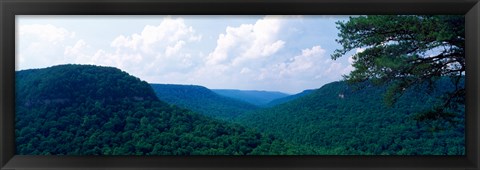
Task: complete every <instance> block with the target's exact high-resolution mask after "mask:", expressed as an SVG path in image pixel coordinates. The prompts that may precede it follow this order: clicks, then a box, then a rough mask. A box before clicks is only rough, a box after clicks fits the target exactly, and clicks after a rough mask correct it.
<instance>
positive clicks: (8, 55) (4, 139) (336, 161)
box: [0, 0, 480, 170]
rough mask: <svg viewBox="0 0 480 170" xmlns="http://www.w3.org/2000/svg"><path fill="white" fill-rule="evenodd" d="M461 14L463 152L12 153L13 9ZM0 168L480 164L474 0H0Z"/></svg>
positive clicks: (473, 169)
mask: <svg viewBox="0 0 480 170" xmlns="http://www.w3.org/2000/svg"><path fill="white" fill-rule="evenodd" d="M165 14H168V15H177V14H182V15H210V14H214V15H223V14H228V15H252V14H254V15H264V14H283V15H290V14H303V15H309V14H321V15H328V14H335V15H356V14H462V15H465V18H466V23H465V24H466V64H467V66H466V68H467V70H466V81H467V83H466V90H467V94H466V99H467V100H466V155H465V156H184V157H181V156H148V157H147V156H143V157H142V156H24V155H15V135H14V129H15V126H14V116H15V111H14V110H15V100H14V95H15V94H14V91H15V90H14V88H15V15H165ZM0 19H1V20H0V25H1V26H0V27H1V31H0V37H1V41H0V43H1V44H0V52H1V57H0V82H1V83H0V167H2V168H1V169H2V170H3V169H5V170H11V169H122V170H126V169H455V170H457V169H458V170H460V169H461V170H478V169H479V166H480V152H479V145H480V141H479V129H480V118H479V116H478V114H479V111H480V109H479V108H480V104H479V103H478V101H479V97H480V93H479V90H478V87H480V86H479V82H480V78H479V75H480V74H479V73H480V65H479V64H480V63H479V61H480V60H479V59H478V58H479V57H480V53H479V51H480V3H479V0H155V1H154V0H106V1H99V0H0Z"/></svg>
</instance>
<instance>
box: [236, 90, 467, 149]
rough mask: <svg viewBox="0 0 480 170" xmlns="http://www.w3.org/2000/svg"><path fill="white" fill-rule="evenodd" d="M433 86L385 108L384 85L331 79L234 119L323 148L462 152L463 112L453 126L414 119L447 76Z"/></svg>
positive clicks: (434, 99) (413, 92)
mask: <svg viewBox="0 0 480 170" xmlns="http://www.w3.org/2000/svg"><path fill="white" fill-rule="evenodd" d="M437 86H438V87H439V88H438V89H441V90H438V91H433V92H430V93H429V92H428V90H427V88H426V87H423V88H419V89H411V90H408V91H407V92H406V93H405V94H404V95H403V96H402V97H401V98H400V100H399V101H398V102H397V103H396V104H394V105H393V106H391V107H389V106H387V105H386V104H385V102H384V98H383V94H384V92H385V91H386V87H385V86H381V87H378V86H373V85H368V84H367V85H366V88H364V89H356V88H354V87H353V86H351V85H348V84H347V83H345V82H333V83H330V84H327V85H325V86H323V87H321V88H320V89H318V90H315V91H314V92H312V93H311V94H308V95H305V96H303V97H300V98H297V99H295V100H292V101H290V102H287V103H284V104H281V105H278V106H275V107H272V108H266V109H262V110H258V111H255V112H250V113H247V114H243V115H241V116H239V117H238V119H237V122H239V123H240V124H243V125H246V126H250V127H253V128H256V129H258V130H260V131H262V132H266V133H271V134H274V135H275V136H277V137H279V138H282V139H285V140H287V141H291V142H294V143H301V144H307V145H311V146H314V147H315V146H316V147H326V148H327V150H328V151H333V152H334V153H333V154H362V155H363V154H373V155H380V154H386V155H418V154H423V155H463V154H465V148H464V146H465V143H464V142H465V141H464V112H460V113H457V115H456V117H455V118H454V121H457V123H455V124H453V125H449V124H448V123H446V122H435V121H427V122H419V121H417V120H414V118H415V115H416V113H418V112H421V111H423V110H425V109H429V108H430V105H431V104H433V103H435V102H436V98H435V97H434V96H438V95H440V94H442V93H443V92H445V91H447V90H448V89H452V88H453V86H452V85H451V83H449V82H448V81H440V82H438V83H437ZM462 107H463V108H464V107H465V106H464V105H463V106H462ZM434 125H435V126H434ZM436 125H442V126H443V127H446V128H445V129H443V130H442V129H436V127H439V126H436Z"/></svg>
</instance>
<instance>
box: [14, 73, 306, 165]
mask: <svg viewBox="0 0 480 170" xmlns="http://www.w3.org/2000/svg"><path fill="white" fill-rule="evenodd" d="M15 81H16V82H15V83H16V89H15V90H16V92H15V94H16V101H15V102H16V117H15V118H16V119H15V132H16V133H15V135H16V139H15V140H16V147H17V148H16V153H17V154H19V155H249V154H309V153H312V152H313V151H312V150H310V149H308V148H306V149H305V150H302V148H303V147H301V146H298V147H297V146H293V145H290V144H288V143H285V142H283V141H282V140H278V139H276V138H275V137H273V136H268V135H263V134H261V133H258V132H256V131H254V130H252V129H248V128H244V127H242V126H239V125H235V124H229V123H226V122H220V121H217V120H214V119H211V118H208V117H205V116H202V115H200V114H197V113H193V112H192V111H189V110H187V109H183V108H179V107H176V106H171V105H169V104H167V103H164V102H162V101H160V100H158V98H157V97H156V95H155V93H154V91H153V89H152V88H151V86H150V85H149V84H148V83H147V82H144V81H141V80H140V79H138V78H136V77H133V76H131V75H129V74H128V73H126V72H123V71H121V70H119V69H117V68H112V67H99V66H92V65H60V66H53V67H48V68H44V69H32V70H23V71H17V72H16V77H15Z"/></svg>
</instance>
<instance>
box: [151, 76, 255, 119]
mask: <svg viewBox="0 0 480 170" xmlns="http://www.w3.org/2000/svg"><path fill="white" fill-rule="evenodd" d="M151 86H152V88H153V90H154V91H155V94H156V95H157V97H158V98H159V99H160V100H162V101H165V102H167V103H170V104H174V105H177V106H180V107H183V108H187V109H190V110H192V111H195V112H197V113H201V114H203V115H206V116H211V117H214V118H218V119H223V120H229V119H232V118H235V117H236V116H238V115H240V114H242V113H245V112H247V111H252V110H255V109H258V107H257V106H255V105H252V104H249V103H246V102H243V101H240V100H236V99H233V98H229V97H225V96H220V95H218V94H216V93H214V92H213V91H211V90H210V89H207V88H206V87H202V86H197V85H175V84H151Z"/></svg>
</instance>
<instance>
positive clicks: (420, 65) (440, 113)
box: [15, 15, 465, 155]
mask: <svg viewBox="0 0 480 170" xmlns="http://www.w3.org/2000/svg"><path fill="white" fill-rule="evenodd" d="M337 24H338V29H339V31H340V33H339V39H338V40H337V42H338V43H339V44H340V45H341V46H342V48H341V49H338V50H336V51H335V52H334V53H333V54H332V59H337V58H340V57H343V56H345V54H347V53H348V52H349V51H351V50H354V49H357V48H364V49H365V50H364V51H363V52H359V53H356V54H354V55H353V57H352V59H353V60H354V63H353V67H354V70H353V71H352V72H351V73H350V74H348V75H345V76H344V79H343V80H340V81H337V82H331V83H328V84H326V85H323V86H322V87H318V89H313V90H308V89H305V91H303V92H302V93H299V94H294V95H286V94H281V93H277V92H260V91H242V90H214V89H213V90H212V89H208V88H205V87H202V86H196V85H172V84H148V83H147V82H145V81H142V80H140V79H139V78H136V77H134V76H131V75H129V74H128V73H126V72H124V71H121V70H120V69H117V68H113V67H101V66H94V65H58V66H52V67H48V68H43V69H31V70H22V71H17V72H16V77H15V80H16V82H15V83H16V89H15V90H16V92H15V94H16V99H15V100H16V101H15V102H16V117H15V119H16V120H15V126H16V130H15V135H16V144H17V148H16V150H17V154H20V155H464V154H465V67H464V66H465V56H464V55H465V53H464V46H465V44H464V18H463V16H453V15H452V16H440V15H438V16H404V15H388V16H357V17H351V18H350V20H348V21H345V22H338V23H337ZM438 49H443V50H438ZM432 51H437V53H433V52H432Z"/></svg>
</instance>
